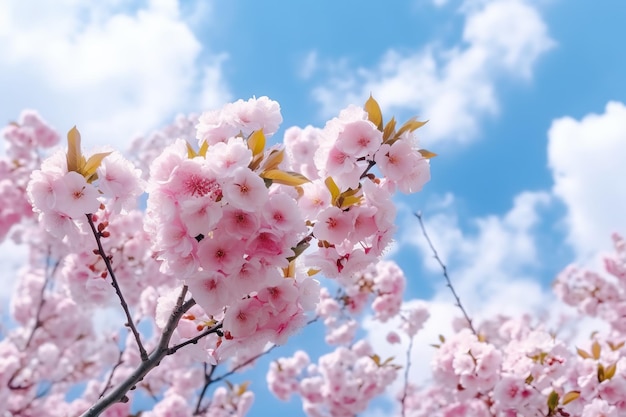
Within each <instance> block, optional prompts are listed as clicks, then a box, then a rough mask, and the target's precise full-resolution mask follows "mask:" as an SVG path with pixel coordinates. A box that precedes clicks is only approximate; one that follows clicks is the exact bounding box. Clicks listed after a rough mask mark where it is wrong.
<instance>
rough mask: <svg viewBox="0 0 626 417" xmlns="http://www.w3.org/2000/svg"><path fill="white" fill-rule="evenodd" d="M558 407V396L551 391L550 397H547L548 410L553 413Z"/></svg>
mask: <svg viewBox="0 0 626 417" xmlns="http://www.w3.org/2000/svg"><path fill="white" fill-rule="evenodd" d="M558 405H559V394H557V393H556V392H555V391H552V392H551V393H550V395H548V410H549V411H550V412H553V411H554V410H556V407H557V406H558Z"/></svg>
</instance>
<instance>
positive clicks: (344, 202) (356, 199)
mask: <svg viewBox="0 0 626 417" xmlns="http://www.w3.org/2000/svg"><path fill="white" fill-rule="evenodd" d="M362 199H363V197H362V196H360V195H357V196H355V195H351V196H347V197H343V196H342V198H340V200H341V207H340V208H347V207H350V206H354V205H357V204H359V203H360V202H361V200H362Z"/></svg>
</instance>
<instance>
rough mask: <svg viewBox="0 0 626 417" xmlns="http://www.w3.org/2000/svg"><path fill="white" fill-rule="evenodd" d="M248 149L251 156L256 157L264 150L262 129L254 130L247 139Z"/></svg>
mask: <svg viewBox="0 0 626 417" xmlns="http://www.w3.org/2000/svg"><path fill="white" fill-rule="evenodd" d="M248 148H249V149H250V150H251V151H252V155H255V156H256V155H258V154H260V153H261V152H263V149H265V135H264V134H263V129H259V130H255V131H254V132H252V134H251V135H250V137H249V138H248Z"/></svg>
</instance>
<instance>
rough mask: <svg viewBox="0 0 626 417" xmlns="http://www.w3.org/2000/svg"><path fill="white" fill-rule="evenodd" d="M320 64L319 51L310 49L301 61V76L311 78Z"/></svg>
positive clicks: (299, 71) (305, 78)
mask: <svg viewBox="0 0 626 417" xmlns="http://www.w3.org/2000/svg"><path fill="white" fill-rule="evenodd" d="M318 66H319V57H318V54H317V51H309V53H307V54H306V56H305V57H304V59H303V60H302V62H301V63H300V68H299V70H298V73H299V75H300V78H302V79H304V80H307V79H309V78H311V76H312V75H313V74H314V73H315V71H317V68H318Z"/></svg>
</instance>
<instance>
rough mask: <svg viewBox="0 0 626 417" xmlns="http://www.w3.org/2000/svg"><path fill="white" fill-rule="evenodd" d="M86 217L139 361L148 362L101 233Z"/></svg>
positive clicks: (89, 217) (88, 215) (89, 215)
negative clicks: (136, 348)
mask: <svg viewBox="0 0 626 417" xmlns="http://www.w3.org/2000/svg"><path fill="white" fill-rule="evenodd" d="M86 216H87V221H88V222H89V226H90V227H91V231H92V232H93V236H94V237H95V238H96V243H97V244H98V252H99V254H100V257H101V258H102V260H103V261H104V264H105V265H106V267H107V271H108V272H109V275H110V276H111V285H113V288H115V293H116V294H117V297H118V298H119V299H120V304H122V309H123V310H124V314H126V326H127V327H128V328H129V329H130V331H131V332H132V333H133V336H135V342H137V347H138V348H139V354H140V356H141V360H142V361H144V362H145V361H147V360H148V353H146V349H145V348H144V347H143V343H141V336H140V335H139V331H138V330H137V327H135V323H134V322H133V318H132V316H131V315H130V310H129V309H128V304H127V303H126V300H125V299H124V296H123V295H122V289H121V288H120V286H119V284H118V283H117V279H116V278H115V273H114V272H113V267H112V266H111V260H110V259H109V257H108V256H107V255H106V253H105V252H104V248H103V247H102V242H101V240H100V238H101V237H102V233H101V232H99V231H98V230H96V226H95V225H94V224H93V220H92V217H91V213H89V214H87V215H86Z"/></svg>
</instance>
